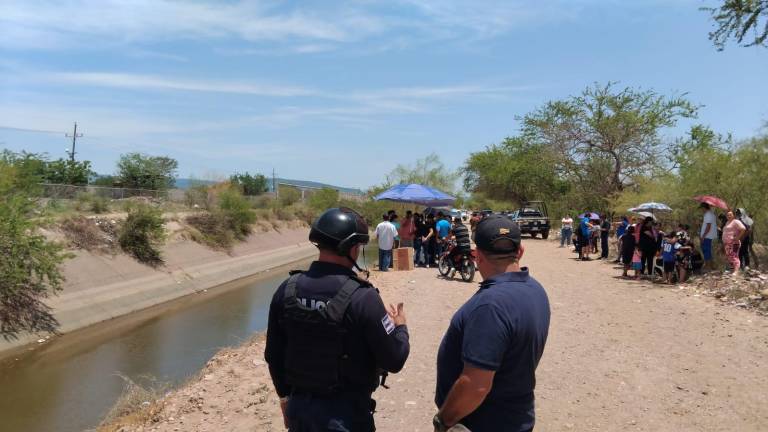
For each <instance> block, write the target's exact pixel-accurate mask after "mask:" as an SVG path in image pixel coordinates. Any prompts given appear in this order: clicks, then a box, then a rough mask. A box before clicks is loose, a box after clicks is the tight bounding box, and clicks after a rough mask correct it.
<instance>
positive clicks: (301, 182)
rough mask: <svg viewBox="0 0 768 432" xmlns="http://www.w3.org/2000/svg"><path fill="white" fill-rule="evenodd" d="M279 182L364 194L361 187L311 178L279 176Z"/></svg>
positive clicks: (270, 188)
mask: <svg viewBox="0 0 768 432" xmlns="http://www.w3.org/2000/svg"><path fill="white" fill-rule="evenodd" d="M277 182H278V183H285V184H290V185H296V186H304V187H310V188H331V189H336V190H338V191H339V192H345V193H349V194H355V195H362V194H363V191H362V190H360V189H355V188H348V187H341V186H334V185H329V184H327V183H320V182H315V181H309V180H291V179H284V178H278V179H277ZM269 191H270V192H272V182H271V181H270V182H269Z"/></svg>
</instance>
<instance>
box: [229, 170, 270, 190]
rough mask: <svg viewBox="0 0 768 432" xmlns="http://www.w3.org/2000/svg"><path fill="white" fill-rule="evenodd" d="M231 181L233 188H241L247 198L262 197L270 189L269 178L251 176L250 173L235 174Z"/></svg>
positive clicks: (230, 178) (256, 175)
mask: <svg viewBox="0 0 768 432" xmlns="http://www.w3.org/2000/svg"><path fill="white" fill-rule="evenodd" d="M229 181H230V183H232V185H233V186H235V187H237V188H239V189H240V191H241V192H242V193H243V195H247V196H256V195H261V194H263V193H264V192H266V191H267V190H268V189H269V188H268V187H267V178H266V177H264V176H263V175H261V174H254V175H251V174H249V173H248V172H246V173H245V174H234V175H232V176H230V177H229Z"/></svg>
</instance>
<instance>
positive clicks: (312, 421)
mask: <svg viewBox="0 0 768 432" xmlns="http://www.w3.org/2000/svg"><path fill="white" fill-rule="evenodd" d="M309 241H310V242H312V243H313V244H314V245H315V246H317V248H318V249H319V251H320V255H319V258H318V260H317V261H315V262H313V263H312V264H311V265H310V267H309V270H307V271H305V272H291V276H290V277H289V278H288V279H287V280H286V281H285V282H283V283H282V285H280V287H279V288H278V289H277V292H275V295H274V297H273V298H272V303H271V304H270V307H269V323H268V327H267V345H266V349H265V351H264V358H265V359H266V361H267V363H268V365H269V373H270V376H271V377H272V382H273V384H274V386H275V391H276V392H277V395H278V397H280V408H281V410H282V412H283V420H284V423H285V427H286V428H287V429H289V430H290V431H292V432H317V431H333V430H335V431H356V432H357V431H359V432H373V431H375V430H376V427H375V425H374V420H373V413H374V411H375V407H376V402H375V401H374V400H373V399H372V398H371V395H372V394H373V392H374V390H376V388H377V387H378V386H379V384H380V381H379V379H380V376H381V375H380V371H381V370H383V371H386V372H392V373H395V372H399V371H400V370H401V369H402V368H403V366H404V365H405V362H406V360H407V359H408V354H409V352H410V343H409V337H408V328H407V327H406V325H405V324H406V319H405V313H404V312H403V304H402V303H400V304H398V305H397V306H393V305H390V307H389V309H387V308H385V307H384V303H383V302H382V300H381V297H380V296H379V293H378V290H377V289H376V288H374V287H373V285H371V284H370V283H368V282H367V281H366V280H363V279H360V278H358V276H357V274H356V273H355V272H354V271H353V270H352V269H353V268H356V269H357V270H358V271H361V269H360V267H358V265H357V258H358V255H359V253H360V250H361V249H362V248H363V247H364V245H365V244H367V243H368V226H367V225H366V223H365V222H364V221H363V218H362V217H361V216H360V215H359V214H357V213H355V212H354V211H353V210H351V209H347V208H333V209H330V210H327V211H325V212H324V213H323V214H322V215H321V216H320V217H319V218H318V219H317V220H315V222H314V223H313V224H312V229H311V231H310V233H309Z"/></svg>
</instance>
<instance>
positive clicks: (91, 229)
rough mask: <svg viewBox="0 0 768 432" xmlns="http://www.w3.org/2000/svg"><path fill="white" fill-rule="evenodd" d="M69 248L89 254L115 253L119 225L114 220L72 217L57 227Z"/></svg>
mask: <svg viewBox="0 0 768 432" xmlns="http://www.w3.org/2000/svg"><path fill="white" fill-rule="evenodd" d="M59 227H60V229H61V231H62V233H63V234H64V236H65V237H66V239H67V242H68V243H69V244H70V246H72V247H75V248H77V249H85V250H87V251H90V252H102V253H115V251H116V249H117V231H118V228H119V225H118V223H117V222H116V221H114V220H108V219H102V218H96V219H89V218H86V217H84V216H72V217H69V218H67V219H64V220H63V221H62V222H61V224H60V225H59Z"/></svg>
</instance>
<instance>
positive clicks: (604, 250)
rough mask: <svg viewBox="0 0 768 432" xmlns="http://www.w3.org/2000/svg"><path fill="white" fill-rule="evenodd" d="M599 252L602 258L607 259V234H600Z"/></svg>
mask: <svg viewBox="0 0 768 432" xmlns="http://www.w3.org/2000/svg"><path fill="white" fill-rule="evenodd" d="M600 252H601V254H600V256H601V257H602V258H608V233H605V234H603V233H601V234H600Z"/></svg>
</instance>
